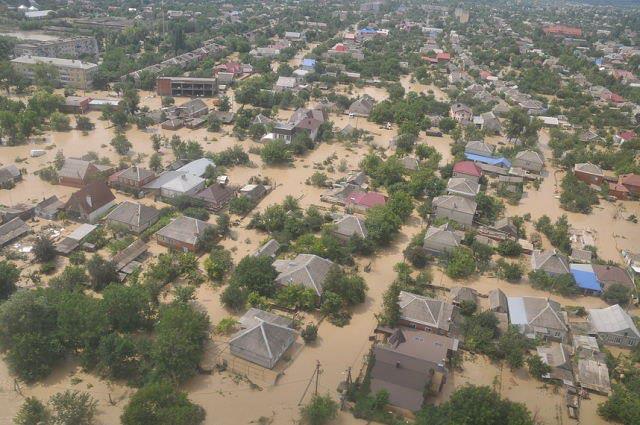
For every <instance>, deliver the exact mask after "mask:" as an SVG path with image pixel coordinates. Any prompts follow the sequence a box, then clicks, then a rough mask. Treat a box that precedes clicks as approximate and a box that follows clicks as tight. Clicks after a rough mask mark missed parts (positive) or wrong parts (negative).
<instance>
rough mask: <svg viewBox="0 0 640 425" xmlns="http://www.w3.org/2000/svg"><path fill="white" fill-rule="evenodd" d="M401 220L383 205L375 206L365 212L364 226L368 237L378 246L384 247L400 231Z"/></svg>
mask: <svg viewBox="0 0 640 425" xmlns="http://www.w3.org/2000/svg"><path fill="white" fill-rule="evenodd" d="M401 224H402V220H401V219H400V217H398V216H397V215H396V214H395V213H394V212H393V211H391V210H390V209H389V208H387V207H386V206H384V205H380V206H375V207H373V208H369V209H368V210H367V216H366V218H365V225H366V227H367V231H368V233H369V234H368V237H369V238H370V239H371V240H372V241H373V242H374V243H375V244H379V245H386V244H388V243H389V242H391V239H393V237H394V236H395V234H396V233H397V232H398V230H400V225H401Z"/></svg>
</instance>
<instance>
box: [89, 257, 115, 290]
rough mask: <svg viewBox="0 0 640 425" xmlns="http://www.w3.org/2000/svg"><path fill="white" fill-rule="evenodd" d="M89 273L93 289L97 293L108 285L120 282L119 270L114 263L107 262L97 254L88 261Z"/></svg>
mask: <svg viewBox="0 0 640 425" xmlns="http://www.w3.org/2000/svg"><path fill="white" fill-rule="evenodd" d="M87 272H89V281H90V283H91V287H92V288H93V289H94V290H96V291H101V290H102V289H104V288H106V287H107V285H109V284H110V283H113V282H118V270H117V269H116V266H115V264H113V262H112V261H108V260H105V259H104V258H102V256H100V254H95V255H94V256H93V257H91V259H90V260H89V261H87Z"/></svg>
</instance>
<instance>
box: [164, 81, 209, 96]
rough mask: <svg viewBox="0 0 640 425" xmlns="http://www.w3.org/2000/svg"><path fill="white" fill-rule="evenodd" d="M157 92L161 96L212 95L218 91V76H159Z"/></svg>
mask: <svg viewBox="0 0 640 425" xmlns="http://www.w3.org/2000/svg"><path fill="white" fill-rule="evenodd" d="M156 92H157V93H158V95H160V96H176V97H212V96H215V95H216V94H217V93H218V80H217V79H216V78H191V77H158V78H157V79H156Z"/></svg>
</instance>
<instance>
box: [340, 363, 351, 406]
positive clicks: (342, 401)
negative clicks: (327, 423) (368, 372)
mask: <svg viewBox="0 0 640 425" xmlns="http://www.w3.org/2000/svg"><path fill="white" fill-rule="evenodd" d="M351 384H352V381H351V366H349V367H348V368H347V378H346V379H345V381H344V388H343V389H342V394H341V395H340V410H344V406H345V404H346V403H347V397H348V396H349V391H350V390H351Z"/></svg>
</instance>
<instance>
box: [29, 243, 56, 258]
mask: <svg viewBox="0 0 640 425" xmlns="http://www.w3.org/2000/svg"><path fill="white" fill-rule="evenodd" d="M32 252H33V256H34V257H35V259H36V261H37V262H38V263H48V262H49V261H53V260H54V259H55V258H56V247H55V246H54V245H53V242H52V241H51V239H49V238H48V237H46V236H38V237H37V238H36V240H35V242H34V244H33V250H32Z"/></svg>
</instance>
